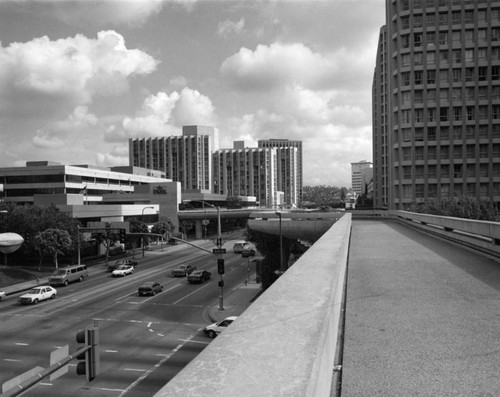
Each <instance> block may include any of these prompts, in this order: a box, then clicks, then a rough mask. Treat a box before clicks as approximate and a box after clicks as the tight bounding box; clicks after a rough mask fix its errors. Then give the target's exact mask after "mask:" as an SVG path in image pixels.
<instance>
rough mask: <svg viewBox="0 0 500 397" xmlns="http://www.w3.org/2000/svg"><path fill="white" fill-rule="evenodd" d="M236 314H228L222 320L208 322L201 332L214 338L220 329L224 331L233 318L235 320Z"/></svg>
mask: <svg viewBox="0 0 500 397" xmlns="http://www.w3.org/2000/svg"><path fill="white" fill-rule="evenodd" d="M237 318H238V316H229V317H226V318H225V319H224V320H222V321H219V322H217V323H213V324H210V325H208V326H206V327H205V328H203V333H204V334H205V335H207V336H209V337H210V338H215V337H216V336H217V335H219V334H220V333H221V332H222V331H224V330H225V329H226V328H227V327H228V326H229V325H230V324H231V323H232V322H233V321H234V320H236V319H237Z"/></svg>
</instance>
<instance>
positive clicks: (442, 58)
mask: <svg viewBox="0 0 500 397" xmlns="http://www.w3.org/2000/svg"><path fill="white" fill-rule="evenodd" d="M439 63H440V64H444V63H448V50H444V51H439Z"/></svg>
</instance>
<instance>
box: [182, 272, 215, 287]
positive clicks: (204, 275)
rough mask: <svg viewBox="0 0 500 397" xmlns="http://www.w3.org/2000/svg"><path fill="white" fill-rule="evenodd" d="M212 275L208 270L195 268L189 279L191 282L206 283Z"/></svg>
mask: <svg viewBox="0 0 500 397" xmlns="http://www.w3.org/2000/svg"><path fill="white" fill-rule="evenodd" d="M211 275H212V273H210V272H209V271H207V270H195V271H193V272H192V273H191V274H190V275H189V276H188V278H187V280H188V281H189V282H190V283H191V284H196V283H204V282H205V281H207V280H210V276H211Z"/></svg>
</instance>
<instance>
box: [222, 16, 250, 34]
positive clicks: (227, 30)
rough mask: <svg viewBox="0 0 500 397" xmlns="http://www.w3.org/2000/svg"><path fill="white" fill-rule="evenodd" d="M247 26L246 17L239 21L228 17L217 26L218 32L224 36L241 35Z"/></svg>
mask: <svg viewBox="0 0 500 397" xmlns="http://www.w3.org/2000/svg"><path fill="white" fill-rule="evenodd" d="M244 27H245V19H244V18H241V19H240V20H239V21H237V22H233V21H230V20H228V19H226V20H225V21H224V22H219V26H218V27H217V34H218V35H219V36H222V37H229V36H233V35H239V34H240V33H241V32H242V31H243V28H244Z"/></svg>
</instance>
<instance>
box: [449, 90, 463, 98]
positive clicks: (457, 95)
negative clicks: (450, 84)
mask: <svg viewBox="0 0 500 397" xmlns="http://www.w3.org/2000/svg"><path fill="white" fill-rule="evenodd" d="M451 92H452V94H451V97H452V99H453V101H459V100H460V99H461V97H462V90H461V89H460V88H453V90H452V91H451Z"/></svg>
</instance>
